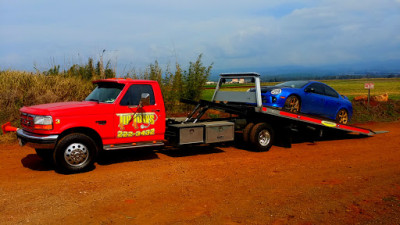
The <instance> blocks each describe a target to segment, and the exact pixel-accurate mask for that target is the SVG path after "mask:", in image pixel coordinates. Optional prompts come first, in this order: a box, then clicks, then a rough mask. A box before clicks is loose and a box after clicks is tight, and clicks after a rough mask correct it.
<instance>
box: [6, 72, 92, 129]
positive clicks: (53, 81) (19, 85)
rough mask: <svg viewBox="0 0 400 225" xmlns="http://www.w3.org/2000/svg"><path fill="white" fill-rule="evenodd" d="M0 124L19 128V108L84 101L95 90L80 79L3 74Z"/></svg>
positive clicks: (20, 73)
mask: <svg viewBox="0 0 400 225" xmlns="http://www.w3.org/2000/svg"><path fill="white" fill-rule="evenodd" d="M0 84H1V85H0V96H1V97H0V107H1V111H0V123H1V124H3V123H5V122H7V121H11V122H12V124H13V125H15V126H19V109H20V108H21V107H23V106H31V105H37V104H44V103H52V102H61V101H77V100H79V101H80V100H83V99H84V98H85V97H86V96H87V95H88V93H89V92H90V91H92V89H93V84H92V83H91V82H90V81H87V80H83V79H81V78H77V77H63V76H45V75H43V74H31V73H27V72H19V71H9V70H8V71H0Z"/></svg>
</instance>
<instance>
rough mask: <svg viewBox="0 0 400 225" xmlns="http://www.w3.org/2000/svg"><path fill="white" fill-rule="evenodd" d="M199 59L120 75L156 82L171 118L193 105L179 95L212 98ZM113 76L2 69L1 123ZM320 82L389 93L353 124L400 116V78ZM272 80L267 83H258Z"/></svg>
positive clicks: (98, 69) (357, 113)
mask: <svg viewBox="0 0 400 225" xmlns="http://www.w3.org/2000/svg"><path fill="white" fill-rule="evenodd" d="M201 60H202V55H201V54H200V55H199V56H198V58H197V59H196V61H195V62H189V66H188V68H187V70H184V69H182V67H181V65H179V64H178V63H176V64H175V69H174V72H172V71H171V70H170V68H169V67H167V68H166V70H165V71H163V70H162V68H161V67H160V66H159V64H158V62H157V61H155V62H154V63H152V64H150V65H149V66H148V67H147V68H146V69H145V70H144V71H142V72H139V73H137V72H135V71H131V72H130V73H127V74H125V75H123V77H125V78H133V79H150V80H156V81H158V82H159V84H160V86H161V89H162V92H163V96H164V99H165V106H166V109H167V115H168V116H170V115H172V114H177V113H182V112H185V111H187V110H189V109H191V106H187V105H184V104H182V103H180V102H179V99H180V98H186V99H191V100H194V101H197V100H199V99H205V100H210V99H211V98H212V95H213V93H214V88H215V85H214V86H213V85H207V86H204V84H205V82H206V81H207V80H208V78H209V76H210V73H211V69H212V64H211V65H209V66H204V65H203V63H202V61H201ZM111 77H115V72H114V71H113V70H112V69H111V64H110V62H107V63H106V65H105V66H104V65H103V63H102V61H101V60H100V61H98V62H96V63H95V62H94V61H93V59H91V58H89V59H88V62H87V64H85V65H76V64H75V65H73V66H71V68H69V69H68V70H64V71H60V66H54V67H53V68H51V69H49V70H47V71H44V72H40V71H38V70H37V71H36V73H28V72H21V71H10V70H6V71H0V84H1V86H0V107H1V111H0V124H3V123H5V122H7V121H11V122H12V124H13V125H14V126H19V109H20V108H21V107H23V106H30V105H37V104H44V103H52V102H63V101H81V100H83V99H84V98H85V97H86V96H87V95H88V94H89V93H90V92H91V91H92V90H93V88H94V86H93V84H92V82H91V81H92V80H96V79H101V78H111ZM323 82H324V83H327V84H328V85H330V86H332V87H333V88H335V89H336V90H337V91H338V92H339V93H340V94H344V95H347V96H348V97H349V98H350V99H353V98H354V97H355V96H358V95H366V94H367V93H368V92H367V90H365V89H364V83H370V82H372V83H374V84H375V88H374V89H373V90H371V95H380V94H384V93H387V94H388V95H389V102H387V103H380V104H377V105H375V106H367V105H366V104H365V103H360V102H353V106H354V116H353V123H359V122H367V121H394V120H398V118H400V103H399V102H400V101H399V100H400V78H376V79H372V78H371V79H351V80H325V81H323ZM276 83H277V82H269V83H262V85H263V86H267V85H274V84H276ZM229 86H230V87H233V88H232V89H233V90H235V91H246V90H247V89H248V88H249V87H248V84H232V85H229ZM216 115H217V116H218V114H216ZM4 138H6V139H7V137H4V136H2V138H1V139H3V140H4ZM1 139H0V141H1Z"/></svg>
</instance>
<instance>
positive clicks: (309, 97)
mask: <svg viewBox="0 0 400 225" xmlns="http://www.w3.org/2000/svg"><path fill="white" fill-rule="evenodd" d="M304 91H305V96H304V98H302V103H301V112H303V113H307V114H313V115H319V116H323V115H324V105H325V96H324V94H325V89H324V87H323V86H322V85H321V84H320V83H311V84H309V85H308V86H306V87H305V88H304Z"/></svg>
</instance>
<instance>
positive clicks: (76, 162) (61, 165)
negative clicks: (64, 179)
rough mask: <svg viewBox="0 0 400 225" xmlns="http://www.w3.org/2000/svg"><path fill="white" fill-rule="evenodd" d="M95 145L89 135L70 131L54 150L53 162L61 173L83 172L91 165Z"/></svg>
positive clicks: (93, 158) (94, 153)
mask: <svg viewBox="0 0 400 225" xmlns="http://www.w3.org/2000/svg"><path fill="white" fill-rule="evenodd" d="M96 155H97V145H96V143H95V142H94V141H93V139H91V138H90V137H89V136H86V135H84V134H80V133H72V134H69V135H67V136H65V137H63V138H62V139H61V140H60V141H59V142H58V143H57V145H56V148H55V150H54V155H53V158H54V163H55V166H56V168H57V169H58V170H59V171H60V172H63V173H78V172H84V171H87V170H88V169H90V168H91V167H93V164H94V161H95V158H96Z"/></svg>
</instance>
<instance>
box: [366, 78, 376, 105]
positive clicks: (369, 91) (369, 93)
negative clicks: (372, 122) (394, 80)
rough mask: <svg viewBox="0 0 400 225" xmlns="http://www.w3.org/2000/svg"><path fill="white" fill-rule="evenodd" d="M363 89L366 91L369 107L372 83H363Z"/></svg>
mask: <svg viewBox="0 0 400 225" xmlns="http://www.w3.org/2000/svg"><path fill="white" fill-rule="evenodd" d="M364 89H368V105H369V99H370V97H371V89H374V83H365V84H364Z"/></svg>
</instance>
